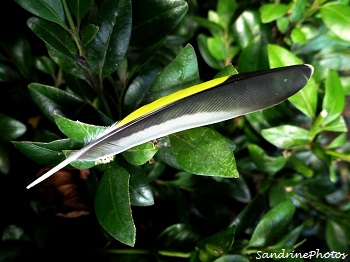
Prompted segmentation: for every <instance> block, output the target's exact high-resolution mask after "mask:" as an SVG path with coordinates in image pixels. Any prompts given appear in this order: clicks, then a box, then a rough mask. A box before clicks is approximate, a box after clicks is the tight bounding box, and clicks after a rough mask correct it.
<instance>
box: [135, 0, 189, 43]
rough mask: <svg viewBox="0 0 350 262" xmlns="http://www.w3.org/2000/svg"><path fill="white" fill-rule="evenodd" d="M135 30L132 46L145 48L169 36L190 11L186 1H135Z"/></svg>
mask: <svg viewBox="0 0 350 262" xmlns="http://www.w3.org/2000/svg"><path fill="white" fill-rule="evenodd" d="M132 9H133V28H132V39H131V44H132V45H134V46H138V47H145V46H150V45H152V44H155V43H156V42H158V41H160V40H161V39H162V38H164V37H166V36H167V35H169V34H170V33H171V32H172V31H173V30H174V29H175V28H176V27H177V25H178V24H179V23H180V22H181V20H182V19H183V17H184V16H185V14H186V12H187V10H188V4H187V3H186V1H184V0H173V1H153V0H133V1H132Z"/></svg>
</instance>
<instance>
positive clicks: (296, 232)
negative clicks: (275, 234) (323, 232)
mask: <svg viewBox="0 0 350 262" xmlns="http://www.w3.org/2000/svg"><path fill="white" fill-rule="evenodd" d="M303 228H304V225H300V226H298V227H296V228H294V229H293V230H292V231H290V232H288V233H287V234H286V235H285V236H284V237H282V239H281V240H280V241H278V243H276V244H274V245H273V246H270V247H269V249H270V250H276V251H281V249H283V248H284V249H285V248H293V246H294V245H295V243H296V241H297V240H298V237H299V236H300V234H301V233H302V231H303Z"/></svg>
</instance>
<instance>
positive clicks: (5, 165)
mask: <svg viewBox="0 0 350 262" xmlns="http://www.w3.org/2000/svg"><path fill="white" fill-rule="evenodd" d="M9 172H10V155H9V152H8V150H7V148H6V147H4V146H3V145H1V144H0V173H3V174H8V173H9Z"/></svg>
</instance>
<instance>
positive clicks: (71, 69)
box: [46, 45, 101, 92]
mask: <svg viewBox="0 0 350 262" xmlns="http://www.w3.org/2000/svg"><path fill="white" fill-rule="evenodd" d="M46 47H47V49H48V52H49V55H50V57H51V58H52V60H54V61H55V63H56V64H58V65H59V67H60V68H61V69H62V70H63V71H65V72H67V73H69V74H72V75H73V76H75V77H77V78H80V79H82V80H85V81H86V82H87V83H89V85H90V86H92V87H93V88H94V89H95V91H96V92H100V91H101V90H100V89H99V88H98V84H96V83H97V82H98V81H97V76H96V75H95V74H94V73H93V72H92V71H91V68H89V67H87V62H86V60H85V58H82V57H79V58H78V57H76V56H72V55H65V54H63V53H61V52H59V51H57V50H56V49H54V48H52V47H51V46H49V45H46Z"/></svg>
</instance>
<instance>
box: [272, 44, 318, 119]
mask: <svg viewBox="0 0 350 262" xmlns="http://www.w3.org/2000/svg"><path fill="white" fill-rule="evenodd" d="M268 55H269V63H270V67H271V68H275V67H281V66H288V65H293V64H302V61H301V60H300V59H299V58H297V57H296V56H295V55H294V54H292V53H290V52H289V51H288V50H286V49H284V48H283V47H280V46H277V45H269V46H268ZM288 100H289V101H290V102H291V103H292V104H293V105H294V106H295V107H296V108H298V109H299V110H300V111H302V112H303V113H304V114H305V115H307V116H308V117H309V118H313V117H314V116H315V112H316V106H317V86H316V83H315V81H314V80H313V78H311V79H310V80H309V82H308V83H307V84H306V86H305V87H304V88H303V89H301V90H300V91H299V92H298V93H296V94H295V95H293V96H292V97H290V98H288Z"/></svg>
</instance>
